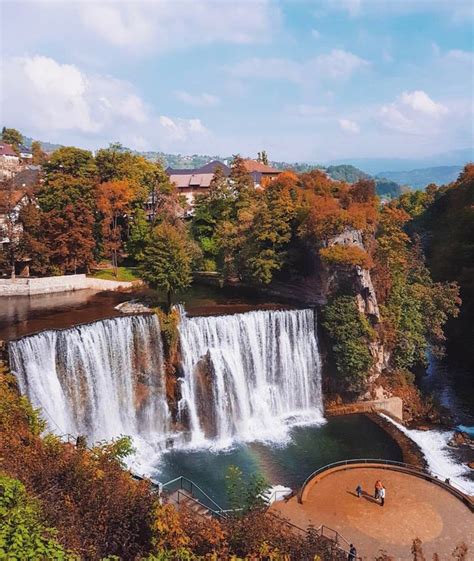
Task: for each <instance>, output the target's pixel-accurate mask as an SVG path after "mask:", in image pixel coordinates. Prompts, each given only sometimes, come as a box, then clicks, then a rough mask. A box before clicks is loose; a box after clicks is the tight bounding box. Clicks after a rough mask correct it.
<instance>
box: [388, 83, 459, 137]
mask: <svg viewBox="0 0 474 561" xmlns="http://www.w3.org/2000/svg"><path fill="white" fill-rule="evenodd" d="M448 112H449V110H448V108H447V107H446V106H445V105H443V104H442V103H439V102H436V101H434V100H433V99H431V98H430V96H429V95H428V94H427V93H426V92H424V91H422V90H415V91H412V92H403V93H402V94H401V95H400V96H399V97H398V98H397V99H396V100H395V101H394V102H392V103H388V104H386V105H383V106H382V107H381V108H380V111H379V120H380V122H381V123H382V124H383V125H384V126H385V127H386V128H388V129H392V130H394V131H397V132H401V133H409V134H429V133H433V132H434V131H435V130H436V129H437V127H438V125H439V123H440V121H442V119H443V117H444V116H445V115H447V113H448Z"/></svg>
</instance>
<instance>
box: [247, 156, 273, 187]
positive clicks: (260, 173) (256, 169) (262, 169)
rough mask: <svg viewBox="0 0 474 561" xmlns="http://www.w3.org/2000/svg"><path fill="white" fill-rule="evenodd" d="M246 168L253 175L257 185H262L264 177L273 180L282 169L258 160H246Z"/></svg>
mask: <svg viewBox="0 0 474 561" xmlns="http://www.w3.org/2000/svg"><path fill="white" fill-rule="evenodd" d="M244 165H245V169H246V170H247V171H248V173H249V174H250V175H251V176H252V179H253V181H254V183H255V187H260V186H261V184H262V181H263V180H264V179H267V180H270V181H271V180H272V179H275V177H278V176H279V175H280V173H281V170H280V169H276V168H272V167H271V166H269V165H267V164H264V163H262V162H259V161H258V160H244Z"/></svg>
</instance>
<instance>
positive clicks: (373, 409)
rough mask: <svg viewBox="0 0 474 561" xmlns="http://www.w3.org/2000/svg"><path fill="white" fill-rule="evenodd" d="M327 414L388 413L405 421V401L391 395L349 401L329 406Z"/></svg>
mask: <svg viewBox="0 0 474 561" xmlns="http://www.w3.org/2000/svg"><path fill="white" fill-rule="evenodd" d="M325 413H326V414H327V415H352V414H354V413H387V414H388V415H390V416H392V417H395V419H399V420H400V421H403V401H402V400H401V399H400V398H399V397H389V398H387V399H378V400H376V401H360V402H359V403H347V404H345V405H335V406H333V407H328V408H327V409H326V411H325Z"/></svg>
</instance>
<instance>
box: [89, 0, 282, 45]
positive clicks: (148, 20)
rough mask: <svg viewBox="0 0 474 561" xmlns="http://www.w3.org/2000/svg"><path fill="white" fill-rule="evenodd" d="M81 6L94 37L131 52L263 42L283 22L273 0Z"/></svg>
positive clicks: (170, 0)
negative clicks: (202, 45) (271, 0)
mask: <svg viewBox="0 0 474 561" xmlns="http://www.w3.org/2000/svg"><path fill="white" fill-rule="evenodd" d="M78 10H79V17H80V21H81V22H82V24H83V25H84V26H85V27H86V29H88V30H89V31H90V32H92V33H93V34H94V35H95V36H96V37H98V38H100V39H102V40H104V41H106V42H107V43H110V44H112V45H114V46H116V47H123V48H127V49H132V50H133V51H164V50H170V49H176V48H178V49H180V48H183V47H189V46H192V45H200V44H210V43H219V42H222V43H234V44H251V43H256V42H265V41H267V40H268V38H269V37H270V36H271V33H272V29H274V28H275V26H277V25H278V21H279V10H278V8H277V7H276V6H275V5H273V4H272V3H271V2H270V0H247V1H245V2H243V1H242V2H227V1H222V2H216V1H214V0H200V1H199V2H196V1H194V0H189V1H187V0H179V1H174V0H149V1H148V2H134V1H127V0H124V1H120V2H111V1H94V2H79V3H78Z"/></svg>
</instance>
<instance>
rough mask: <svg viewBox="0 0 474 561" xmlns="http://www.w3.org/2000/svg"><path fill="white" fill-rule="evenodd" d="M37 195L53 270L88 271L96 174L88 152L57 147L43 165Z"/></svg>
mask: <svg viewBox="0 0 474 561" xmlns="http://www.w3.org/2000/svg"><path fill="white" fill-rule="evenodd" d="M44 170H45V181H44V183H43V184H42V186H41V189H40V191H39V193H38V203H39V206H40V209H41V210H42V211H43V213H44V233H45V239H46V240H47V245H48V249H49V253H50V259H51V265H52V266H53V267H54V268H55V270H57V271H60V272H62V273H64V272H77V270H81V269H82V270H86V271H87V270H89V268H90V266H91V265H92V263H93V262H94V261H95V250H96V239H95V237H94V232H95V225H96V220H95V214H96V195H95V190H96V183H95V182H96V173H97V169H96V166H95V162H94V158H93V157H92V154H91V153H90V152H89V151H87V150H81V149H79V148H74V147H64V148H59V149H58V150H56V151H55V152H53V154H52V155H51V157H50V159H49V160H48V162H46V163H45V165H44Z"/></svg>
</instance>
